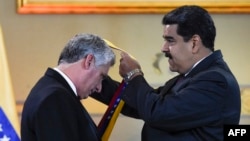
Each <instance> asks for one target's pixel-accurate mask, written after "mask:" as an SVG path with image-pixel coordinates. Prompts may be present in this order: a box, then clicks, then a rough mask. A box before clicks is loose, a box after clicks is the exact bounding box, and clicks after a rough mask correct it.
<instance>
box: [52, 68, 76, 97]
mask: <svg viewBox="0 0 250 141" xmlns="http://www.w3.org/2000/svg"><path fill="white" fill-rule="evenodd" d="M54 70H55V71H57V72H58V73H59V74H60V75H61V76H62V77H63V78H64V79H65V80H66V81H67V83H68V84H69V86H70V87H71V89H72V90H73V91H74V93H75V95H76V96H77V92H76V87H75V85H74V83H73V82H72V81H71V80H70V79H69V77H68V76H67V75H66V74H64V73H63V72H62V71H61V70H59V69H58V68H54Z"/></svg>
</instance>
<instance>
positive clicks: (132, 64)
mask: <svg viewBox="0 0 250 141" xmlns="http://www.w3.org/2000/svg"><path fill="white" fill-rule="evenodd" d="M135 69H141V66H140V64H139V62H138V61H137V60H136V59H135V58H134V57H133V56H131V55H129V54H128V53H126V52H121V59H120V66H119V73H120V75H121V77H123V78H124V77H125V76H126V75H127V73H128V72H131V71H132V70H135Z"/></svg>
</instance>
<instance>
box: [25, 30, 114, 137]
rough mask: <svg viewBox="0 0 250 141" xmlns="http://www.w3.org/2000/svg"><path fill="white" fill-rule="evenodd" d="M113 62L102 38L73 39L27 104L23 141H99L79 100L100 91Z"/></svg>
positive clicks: (43, 77) (79, 35)
mask: <svg viewBox="0 0 250 141" xmlns="http://www.w3.org/2000/svg"><path fill="white" fill-rule="evenodd" d="M114 63H115V54H114V52H113V51H112V49H111V48H110V47H109V46H108V45H107V44H106V43H105V41H104V40H103V39H101V38H100V37H99V36H97V35H93V34H77V35H76V36H74V37H73V38H72V39H71V40H70V41H69V42H68V43H67V44H66V46H65V48H64V49H63V50H62V52H61V54H60V57H59V60H58V66H56V67H55V68H48V69H47V71H46V72H45V74H44V76H42V77H41V78H40V80H39V81H38V82H37V83H36V85H35V86H34V87H33V88H32V90H31V92H30V94H29V96H28V97H27V99H26V101H25V103H24V108H23V112H22V119H21V139H22V141H80V140H81V141H82V140H85V141H100V140H101V139H100V137H99V135H98V131H97V127H96V125H95V123H94V122H93V120H92V119H91V117H90V115H89V114H88V112H87V111H86V109H85V108H84V107H83V105H82V104H81V102H80V99H85V98H87V97H88V96H89V95H91V94H92V93H94V92H100V91H101V89H102V80H103V79H104V78H105V77H106V76H107V74H108V71H109V69H110V67H111V66H113V65H114Z"/></svg>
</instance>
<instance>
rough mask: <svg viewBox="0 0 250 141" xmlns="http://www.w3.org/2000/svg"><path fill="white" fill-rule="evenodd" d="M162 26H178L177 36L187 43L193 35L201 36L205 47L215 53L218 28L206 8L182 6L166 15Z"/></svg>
mask: <svg viewBox="0 0 250 141" xmlns="http://www.w3.org/2000/svg"><path fill="white" fill-rule="evenodd" d="M162 24H163V25H167V24H177V25H178V27H177V34H178V35H180V36H182V37H183V39H184V41H185V42H187V41H188V40H190V39H191V38H192V37H193V35H195V34H197V35H199V36H200V37H201V40H202V43H203V45H204V46H205V47H207V48H209V49H210V50H211V51H214V41H215V36H216V28H215V25H214V22H213V19H212V18H211V16H210V15H209V13H208V11H206V10H205V9H204V8H202V7H200V6H195V5H189V6H188V5H185V6H181V7H179V8H177V9H174V10H173V11H171V12H169V13H168V14H166V15H165V16H164V17H163V19H162Z"/></svg>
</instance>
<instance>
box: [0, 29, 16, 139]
mask: <svg viewBox="0 0 250 141" xmlns="http://www.w3.org/2000/svg"><path fill="white" fill-rule="evenodd" d="M0 106H1V107H2V109H3V111H4V113H5V115H6V116H7V117H8V120H9V121H10V122H11V124H12V126H13V127H14V129H15V131H16V132H17V134H18V135H20V134H19V130H20V125H19V120H18V115H17V110H16V103H15V98H14V93H13V89H12V83H11V77H10V73H9V66H8V61H7V56H6V52H5V47H4V40H3V35H2V28H1V26H0Z"/></svg>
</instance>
